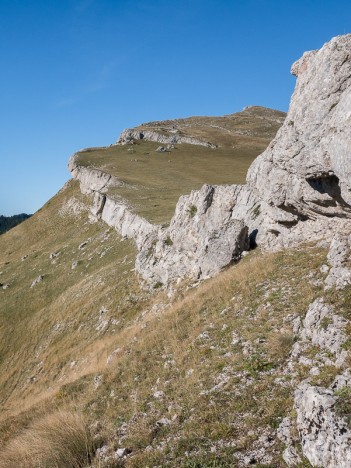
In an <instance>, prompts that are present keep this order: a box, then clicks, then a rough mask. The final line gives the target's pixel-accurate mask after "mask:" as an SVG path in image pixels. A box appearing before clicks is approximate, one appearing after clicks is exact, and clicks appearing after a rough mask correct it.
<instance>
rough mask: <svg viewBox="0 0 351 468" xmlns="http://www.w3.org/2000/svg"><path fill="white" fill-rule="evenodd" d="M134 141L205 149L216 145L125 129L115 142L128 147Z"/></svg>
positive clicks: (146, 131)
mask: <svg viewBox="0 0 351 468" xmlns="http://www.w3.org/2000/svg"><path fill="white" fill-rule="evenodd" d="M134 140H146V141H155V142H156V143H164V144H173V145H174V144H176V143H187V144H189V145H199V146H206V147H207V148H213V149H214V148H217V145H215V144H213V143H210V142H208V141H203V140H199V139H198V138H192V137H189V136H183V135H163V134H162V133H158V132H155V131H152V130H136V129H134V128H127V129H126V130H123V132H122V133H121V135H120V137H119V139H118V140H117V143H116V144H118V145H128V144H130V143H132V142H133V141H134Z"/></svg>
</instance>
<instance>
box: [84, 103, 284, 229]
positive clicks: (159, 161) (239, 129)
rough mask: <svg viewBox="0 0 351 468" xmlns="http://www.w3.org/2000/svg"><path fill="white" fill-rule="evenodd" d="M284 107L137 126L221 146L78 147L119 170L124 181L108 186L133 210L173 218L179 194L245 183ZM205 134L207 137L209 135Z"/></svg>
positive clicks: (96, 162)
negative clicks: (175, 131)
mask: <svg viewBox="0 0 351 468" xmlns="http://www.w3.org/2000/svg"><path fill="white" fill-rule="evenodd" d="M284 116H285V114H284V113H282V112H278V111H272V110H270V109H264V108H252V109H251V110H248V111H245V112H242V113H237V114H233V115H229V116H224V117H191V118H188V119H177V120H176V121H166V122H159V123H157V125H156V123H155V122H153V123H150V124H147V125H143V126H141V127H138V128H140V129H143V128H148V129H149V130H150V129H151V130H155V131H157V132H159V133H165V134H171V133H169V131H170V130H172V128H173V127H174V128H178V129H181V130H180V131H181V133H182V134H185V135H192V136H195V137H199V138H202V139H205V140H207V139H208V140H210V141H211V142H214V143H218V144H220V145H221V146H220V147H219V148H217V149H210V148H206V147H202V146H194V145H187V144H179V145H176V147H175V148H174V149H173V150H172V151H170V152H163V153H159V152H156V149H157V148H158V146H160V145H159V144H158V143H152V142H147V141H143V140H142V141H138V142H137V144H135V145H126V146H110V147H107V148H93V149H88V150H85V151H82V152H80V153H79V155H80V156H79V160H78V164H80V165H82V166H93V167H98V168H100V169H102V170H104V171H105V172H108V173H111V174H113V175H115V176H116V177H117V178H118V179H119V180H120V181H122V182H123V183H124V186H123V187H115V188H111V189H110V190H109V194H110V195H111V196H117V197H123V198H124V199H125V200H127V201H128V202H129V204H130V205H131V206H132V207H133V208H134V210H135V211H136V212H137V213H138V214H140V215H142V216H143V217H145V218H146V219H148V220H149V221H151V222H153V223H161V224H162V223H167V222H169V221H170V219H171V217H172V215H173V213H174V208H175V205H176V203H177V201H178V199H179V197H180V196H181V195H183V194H186V193H189V192H190V191H191V190H194V189H199V188H200V187H201V186H202V185H203V184H204V183H208V184H242V183H244V182H245V177H246V173H247V169H248V167H249V166H250V164H251V162H252V161H253V160H254V159H255V157H256V156H257V155H258V154H260V153H261V152H262V151H263V150H264V149H265V148H266V147H267V145H268V143H269V142H270V141H271V140H272V138H273V137H274V136H275V134H276V132H277V130H278V128H279V126H280V124H281V122H282V119H283V117H284ZM206 137H207V138H206Z"/></svg>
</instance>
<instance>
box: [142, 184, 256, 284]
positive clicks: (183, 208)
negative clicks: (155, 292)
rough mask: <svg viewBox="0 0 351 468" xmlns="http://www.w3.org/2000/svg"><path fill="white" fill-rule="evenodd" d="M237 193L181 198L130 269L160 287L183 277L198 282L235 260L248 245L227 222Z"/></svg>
mask: <svg viewBox="0 0 351 468" xmlns="http://www.w3.org/2000/svg"><path fill="white" fill-rule="evenodd" d="M238 190H239V187H238V186H235V185H234V186H229V187H227V186H211V185H204V186H203V187H202V189H201V190H196V191H193V192H191V194H190V195H188V196H182V197H181V198H180V199H179V201H178V204H177V207H176V211H175V215H174V216H173V218H172V220H171V223H170V226H169V228H166V229H161V230H159V232H158V233H157V234H156V235H154V236H149V238H148V239H147V241H146V242H145V244H144V245H143V246H142V249H141V251H140V253H139V255H138V258H137V262H136V269H137V271H138V272H139V273H140V274H141V275H142V276H143V278H144V279H146V280H147V281H148V282H150V283H152V284H157V283H162V284H165V285H168V284H169V283H171V282H173V281H175V280H177V279H178V278H184V277H189V278H192V279H204V278H208V277H211V276H213V275H214V274H215V273H218V272H219V271H220V270H221V269H222V268H224V267H225V266H227V265H229V264H230V263H231V262H234V261H236V260H239V258H240V256H241V253H242V252H243V250H248V249H249V239H248V229H247V226H246V225H245V223H244V222H243V221H242V220H237V219H232V211H233V208H234V200H235V199H236V192H237V191H238Z"/></svg>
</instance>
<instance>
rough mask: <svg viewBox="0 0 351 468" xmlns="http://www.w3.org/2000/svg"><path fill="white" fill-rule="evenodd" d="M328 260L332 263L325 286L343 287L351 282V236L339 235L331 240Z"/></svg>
mask: <svg viewBox="0 0 351 468" xmlns="http://www.w3.org/2000/svg"><path fill="white" fill-rule="evenodd" d="M328 262H329V263H330V265H331V269H330V270H329V274H328V276H327V277H326V279H325V288H326V289H330V288H332V287H336V289H343V288H345V287H346V286H347V285H349V284H351V268H350V267H351V236H343V235H341V234H339V235H337V236H336V237H335V238H334V239H333V240H332V242H331V245H330V249H329V253H328Z"/></svg>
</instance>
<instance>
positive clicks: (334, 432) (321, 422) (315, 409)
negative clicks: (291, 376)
mask: <svg viewBox="0 0 351 468" xmlns="http://www.w3.org/2000/svg"><path fill="white" fill-rule="evenodd" d="M336 399H337V397H336V396H335V394H334V392H333V390H331V389H326V388H322V387H313V386H311V385H309V384H308V383H306V382H303V383H301V384H300V385H299V387H298V389H297V390H296V392H295V401H294V406H295V410H296V413H297V429H298V431H299V435H300V439H301V447H302V451H303V454H304V456H305V457H307V458H308V460H309V462H310V463H311V464H312V465H313V466H319V467H323V468H336V467H338V468H349V467H350V466H351V431H350V429H349V427H348V426H347V423H346V421H345V420H344V419H343V418H341V417H339V416H338V415H337V414H336V413H335V403H336Z"/></svg>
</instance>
